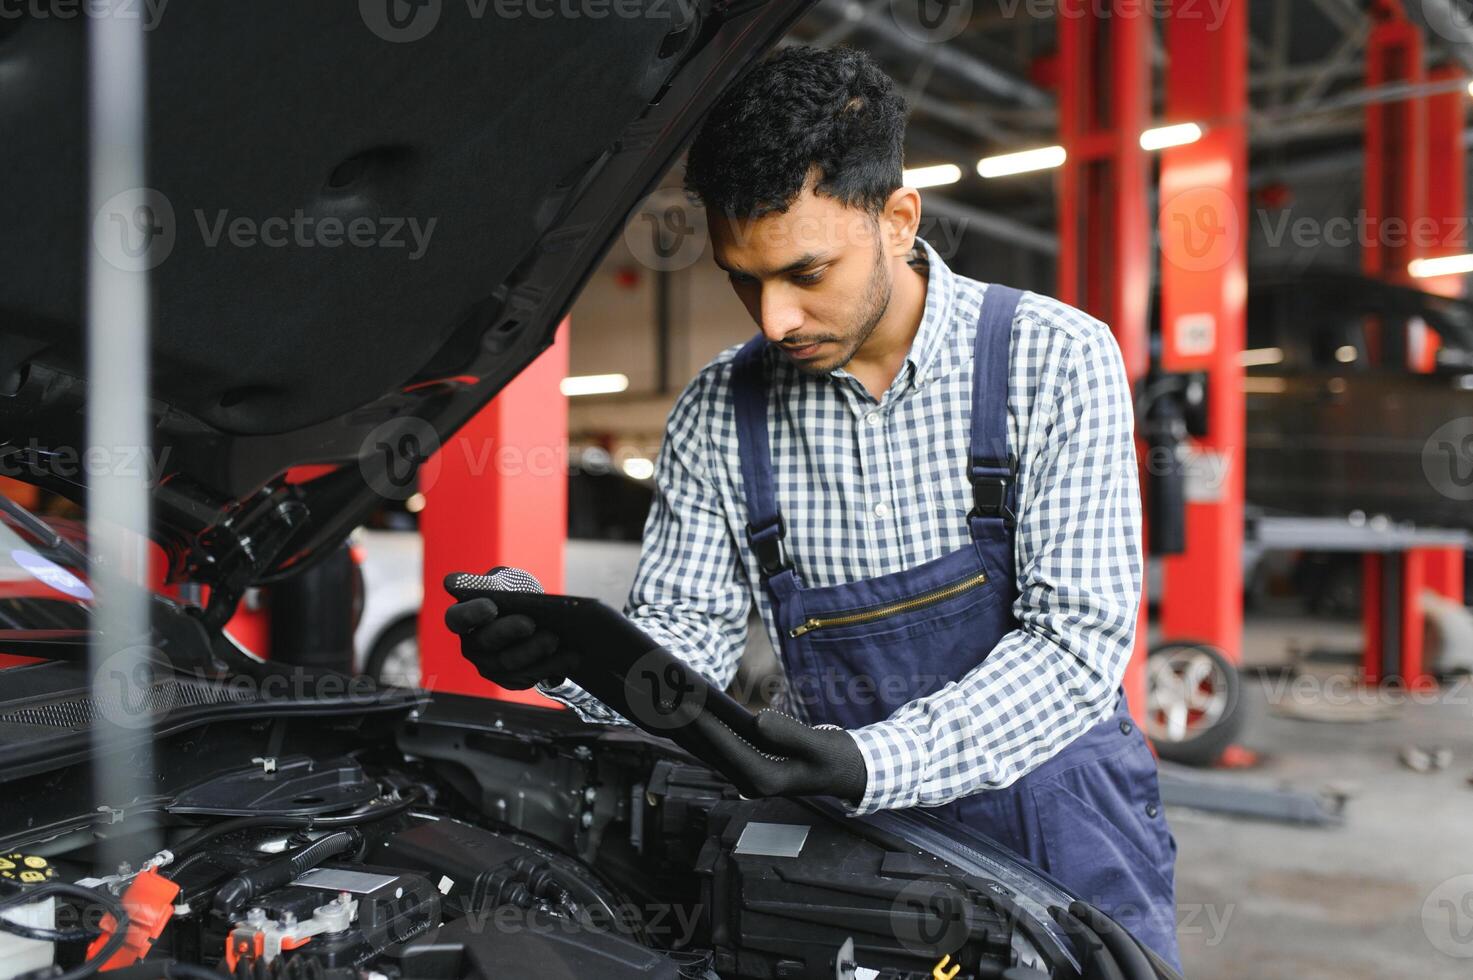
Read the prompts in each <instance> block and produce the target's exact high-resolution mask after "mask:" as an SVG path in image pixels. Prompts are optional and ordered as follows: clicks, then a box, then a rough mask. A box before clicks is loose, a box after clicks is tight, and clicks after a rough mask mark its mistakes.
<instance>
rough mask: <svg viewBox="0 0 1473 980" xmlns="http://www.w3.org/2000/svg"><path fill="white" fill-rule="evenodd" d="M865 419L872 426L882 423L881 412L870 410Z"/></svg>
mask: <svg viewBox="0 0 1473 980" xmlns="http://www.w3.org/2000/svg"><path fill="white" fill-rule="evenodd" d="M864 420H865V421H866V422H867V423H869V425H870V428H874V427H875V426H877V425H879V424H880V413H879V412H870V413H869V414H868V415H866V416H865V417H864Z"/></svg>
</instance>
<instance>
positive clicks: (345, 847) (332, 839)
mask: <svg viewBox="0 0 1473 980" xmlns="http://www.w3.org/2000/svg"><path fill="white" fill-rule="evenodd" d="M362 845H363V834H362V832H360V831H359V830H358V829H357V828H355V827H349V828H348V829H346V830H339V831H336V832H334V833H331V834H328V835H327V836H326V837H323V838H320V839H318V840H315V841H313V842H312V843H310V844H308V845H307V846H306V847H304V848H302V849H301V850H299V851H297V852H296V853H294V854H289V855H287V856H285V857H279V858H276V859H275V860H273V861H268V862H266V863H265V864H263V865H261V866H260V867H257V868H252V869H251V870H250V871H242V872H241V873H240V874H238V875H236V876H235V877H233V878H231V879H230V880H229V881H227V882H225V884H223V885H221V886H220V887H219V888H217V889H215V901H214V908H215V914H216V915H218V916H221V917H222V918H223V917H226V916H228V915H230V914H231V913H232V912H234V911H236V910H237V909H239V908H240V907H241V906H242V905H244V904H245V903H246V902H249V901H250V900H251V899H253V898H255V897H256V896H257V895H260V894H261V893H263V892H267V891H270V890H271V889H273V888H279V887H281V886H282V885H285V884H286V883H287V882H289V881H292V880H294V879H296V878H298V877H299V876H300V875H301V874H302V872H304V871H306V870H307V869H308V868H315V867H317V866H318V865H319V864H321V863H322V862H324V861H326V860H328V859H329V858H333V857H336V856H337V855H339V854H342V853H344V852H346V851H356V850H357V849H358V848H359V847H361V846H362Z"/></svg>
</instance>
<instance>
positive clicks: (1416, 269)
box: [1407, 255, 1473, 279]
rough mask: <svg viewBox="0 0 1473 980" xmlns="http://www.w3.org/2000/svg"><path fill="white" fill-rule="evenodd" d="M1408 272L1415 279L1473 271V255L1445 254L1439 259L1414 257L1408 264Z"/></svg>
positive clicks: (1456, 274) (1457, 274) (1458, 274)
mask: <svg viewBox="0 0 1473 980" xmlns="http://www.w3.org/2000/svg"><path fill="white" fill-rule="evenodd" d="M1407 272H1409V273H1411V274H1412V278H1414V279H1433V278H1435V277H1437V276H1460V275H1462V274H1463V273H1465V272H1473V255H1444V256H1443V257H1441V258H1437V259H1413V260H1412V261H1411V262H1409V263H1408V264H1407Z"/></svg>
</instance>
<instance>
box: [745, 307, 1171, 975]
mask: <svg viewBox="0 0 1473 980" xmlns="http://www.w3.org/2000/svg"><path fill="white" fill-rule="evenodd" d="M1020 296H1021V293H1019V292H1018V291H1017V290H1015V289H1011V288H1008V287H1005V286H999V285H989V286H988V287H987V290H986V293H985V295H984V300H983V304H982V313H981V316H980V318H979V320H978V325H977V343H976V354H975V364H974V367H973V372H972V421H971V459H970V460H969V461H968V464H969V469H968V475H969V477H970V480H971V483H972V487H973V494H974V498H975V504H976V507H975V509H974V510H973V511H972V512H971V513H970V514H969V515H968V516H967V523H968V526H969V529H970V532H971V542H970V544H969V545H968V546H967V547H964V548H961V549H960V550H957V551H953V552H951V553H950V554H947V555H943V556H941V557H940V558H936V559H934V560H932V561H928V562H925V563H923V564H921V565H919V566H917V567H915V568H911V569H907V570H905V571H901V572H895V573H892V574H889V575H881V576H878V577H876V578H871V579H865V580H862V581H858V582H850V583H846V584H843V585H835V586H827V587H820V588H805V587H804V586H803V585H802V584H801V582H800V581H799V579H798V574H797V571H796V570H795V569H794V568H793V567H792V565H791V563H789V562H788V561H787V560H786V557H785V552H784V550H783V548H782V546H781V545H782V539H783V536H784V534H785V532H786V529H785V528H784V525H783V522H782V517H781V515H780V513H779V511H778V507H777V496H776V492H775V488H774V481H773V473H772V454H771V449H770V444H769V440H768V429H767V424H768V397H767V383H766V379H765V377H764V357H765V347H766V341H765V340H764V339H763V337H762V336H761V335H760V334H759V335H758V336H756V337H754V338H753V339H752V340H751V341H750V342H748V343H747V345H746V346H745V347H743V348H742V350H741V351H740V352H739V353H738V354H737V358H736V361H735V364H734V371H733V379H732V381H733V385H734V386H735V392H734V394H735V399H736V422H737V436H738V441H739V445H740V456H741V465H742V480H743V484H744V487H745V491H746V497H747V513H748V518H749V524H748V528H747V537H748V542H749V544H750V545H751V547H752V549H753V553H754V554H755V555H756V556H757V559H758V562H759V564H760V565H761V568H762V580H763V583H764V585H765V587H766V589H767V591H768V594H769V596H770V598H771V600H772V609H773V615H774V617H775V618H776V621H777V633H778V638H779V640H780V647H781V649H780V650H779V655H780V656H781V658H782V661H783V667H784V669H785V671H786V674H787V679H788V685H789V690H790V692H791V696H792V699H793V700H794V701H795V702H798V703H800V704H801V705H802V708H803V709H804V712H805V714H806V716H807V719H806V720H807V721H808V722H809V723H810V724H815V725H818V724H828V725H837V726H839V727H841V728H846V729H852V728H859V727H862V726H864V725H868V724H872V723H874V722H877V721H882V720H884V719H885V718H887V717H889V716H890V715H891V714H892V713H894V711H895V710H896V709H897V708H899V707H900V706H901V705H903V704H906V703H908V702H910V701H912V700H915V699H916V698H921V697H925V696H926V695H929V694H932V693H934V692H935V691H937V690H938V689H940V688H941V687H943V686H944V685H945V684H947V683H948V682H950V681H953V680H956V679H958V678H960V677H962V676H963V675H965V674H966V673H968V672H969V671H971V670H972V669H973V668H974V667H976V666H977V665H978V664H980V663H981V662H982V661H983V659H985V658H986V656H987V654H988V653H989V652H991V650H992V648H993V647H994V646H995V645H996V644H997V642H998V641H999V640H1000V639H1002V637H1003V636H1004V635H1006V634H1007V633H1009V632H1011V631H1012V630H1014V629H1016V628H1017V625H1018V624H1017V620H1016V619H1015V618H1014V617H1013V612H1012V607H1013V602H1014V601H1015V599H1016V597H1017V582H1016V579H1015V576H1014V569H1013V533H1014V520H1013V515H1014V514H1015V513H1016V509H1017V505H1016V500H1017V491H1016V488H1015V486H1014V479H1013V478H1014V475H1015V472H1016V461H1015V459H1014V458H1013V457H1012V456H1011V455H1010V454H1009V452H1008V435H1007V392H1008V357H1009V350H1010V344H1011V339H1012V322H1013V314H1014V312H1015V310H1016V309H1017V305H1018V299H1019V297H1020ZM931 812H932V813H934V814H936V815H938V816H940V817H941V818H942V819H943V820H954V821H956V822H958V823H961V824H964V825H966V826H968V827H970V828H971V829H973V830H975V831H978V832H980V833H982V834H984V835H986V836H987V837H989V838H991V839H993V840H995V841H997V842H999V843H1001V844H1003V845H1004V846H1006V847H1008V848H1010V849H1011V850H1013V851H1015V852H1016V853H1018V854H1020V855H1022V856H1023V857H1024V858H1026V859H1027V860H1028V861H1030V862H1032V863H1033V864H1034V865H1036V866H1038V867H1040V868H1042V869H1043V870H1044V871H1046V872H1048V873H1049V874H1051V875H1052V876H1053V877H1054V878H1056V879H1058V881H1059V882H1061V883H1062V884H1063V885H1065V886H1066V887H1067V888H1069V889H1070V890H1071V891H1073V892H1074V893H1075V894H1076V896H1077V897H1079V898H1081V899H1083V900H1085V901H1087V902H1089V903H1091V904H1092V905H1094V906H1096V907H1097V908H1099V909H1101V910H1103V911H1104V912H1106V913H1108V914H1109V915H1111V916H1112V917H1114V918H1115V919H1116V920H1117V921H1119V922H1120V923H1121V924H1122V925H1124V926H1125V927H1126V928H1128V929H1130V930H1131V932H1133V933H1134V934H1135V935H1136V937H1137V938H1139V939H1141V940H1142V941H1143V942H1145V943H1146V944H1147V945H1148V946H1150V947H1151V948H1152V949H1154V950H1155V951H1156V952H1157V953H1159V954H1160V955H1161V957H1162V958H1163V959H1165V960H1166V961H1168V962H1169V963H1171V964H1172V965H1173V966H1179V953H1178V951H1177V941H1176V909H1175V899H1174V893H1173V885H1172V869H1173V864H1174V862H1175V855H1176V842H1175V840H1173V839H1172V837H1171V833H1170V831H1169V830H1168V828H1167V826H1166V820H1165V816H1164V815H1163V813H1162V809H1161V800H1160V795H1159V790H1158V788H1157V779H1156V760H1155V758H1154V757H1153V756H1152V755H1151V750H1150V748H1149V746H1148V745H1147V743H1146V739H1145V736H1144V734H1143V733H1142V732H1140V731H1139V730H1138V729H1137V728H1136V726H1135V724H1134V723H1133V722H1132V721H1131V720H1130V714H1129V711H1128V710H1127V707H1126V703H1125V697H1124V692H1123V691H1121V692H1120V694H1119V697H1118V699H1117V702H1116V706H1115V710H1114V712H1113V713H1112V715H1111V716H1110V717H1109V718H1107V719H1106V720H1105V721H1102V722H1100V723H1099V724H1097V725H1095V726H1094V727H1092V728H1091V729H1089V730H1088V731H1086V732H1085V733H1084V734H1083V735H1081V736H1080V737H1079V738H1078V739H1076V740H1075V741H1073V742H1071V743H1070V744H1069V745H1068V746H1066V747H1065V748H1064V749H1063V750H1062V751H1060V752H1059V753H1058V754H1057V755H1055V756H1054V757H1053V758H1051V759H1049V760H1048V761H1046V762H1045V763H1043V765H1041V766H1039V767H1038V768H1036V769H1034V770H1033V771H1032V772H1030V773H1028V774H1027V775H1025V776H1023V777H1022V778H1020V779H1018V780H1017V781H1016V782H1014V783H1012V784H1011V785H1010V786H1007V787H1005V788H1003V789H999V790H988V791H983V792H980V793H977V794H975V795H973V796H969V797H965V798H963V799H959V800H954V801H952V802H950V803H947V804H945V805H944V806H940V807H936V808H933V809H932V810H931Z"/></svg>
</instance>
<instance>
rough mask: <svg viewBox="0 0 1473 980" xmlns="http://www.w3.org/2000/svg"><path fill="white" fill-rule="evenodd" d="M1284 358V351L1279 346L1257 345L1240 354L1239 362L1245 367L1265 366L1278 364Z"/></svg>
mask: <svg viewBox="0 0 1473 980" xmlns="http://www.w3.org/2000/svg"><path fill="white" fill-rule="evenodd" d="M1283 359H1284V352H1283V350H1282V349H1281V348H1278V347H1255V348H1253V349H1252V350H1245V351H1243V353H1241V354H1239V355H1238V363H1239V364H1241V365H1243V367H1263V366H1264V365H1265V364H1278V363H1279V362H1280V361H1282V360H1283Z"/></svg>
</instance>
